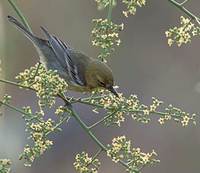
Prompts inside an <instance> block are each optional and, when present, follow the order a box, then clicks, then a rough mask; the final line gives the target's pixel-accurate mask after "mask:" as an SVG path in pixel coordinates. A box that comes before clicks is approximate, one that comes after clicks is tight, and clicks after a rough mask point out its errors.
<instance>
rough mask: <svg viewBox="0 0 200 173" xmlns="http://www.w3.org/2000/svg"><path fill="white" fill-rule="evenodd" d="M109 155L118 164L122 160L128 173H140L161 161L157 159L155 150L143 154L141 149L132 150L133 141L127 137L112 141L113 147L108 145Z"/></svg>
mask: <svg viewBox="0 0 200 173" xmlns="http://www.w3.org/2000/svg"><path fill="white" fill-rule="evenodd" d="M107 155H108V156H109V157H111V158H112V160H113V161H114V162H115V163H117V162H119V161H120V160H121V161H123V162H124V163H125V164H126V165H127V167H128V168H127V171H128V172H130V173H131V172H134V171H137V172H139V171H140V169H142V168H143V167H144V166H146V165H147V164H148V165H153V164H155V163H157V162H159V160H157V159H155V157H156V156H157V154H156V153H155V151H154V150H153V151H152V152H151V153H143V152H141V150H140V148H131V141H129V140H127V139H126V137H125V136H120V137H117V138H114V139H113V140H112V145H108V150H107Z"/></svg>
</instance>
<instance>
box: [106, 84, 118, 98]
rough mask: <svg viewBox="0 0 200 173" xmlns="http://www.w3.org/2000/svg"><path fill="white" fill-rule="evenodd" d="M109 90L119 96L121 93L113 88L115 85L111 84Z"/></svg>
mask: <svg viewBox="0 0 200 173" xmlns="http://www.w3.org/2000/svg"><path fill="white" fill-rule="evenodd" d="M108 90H109V91H110V92H111V93H113V94H114V95H115V96H116V97H119V94H118V93H117V91H116V90H115V89H114V88H113V86H111V87H110V88H108Z"/></svg>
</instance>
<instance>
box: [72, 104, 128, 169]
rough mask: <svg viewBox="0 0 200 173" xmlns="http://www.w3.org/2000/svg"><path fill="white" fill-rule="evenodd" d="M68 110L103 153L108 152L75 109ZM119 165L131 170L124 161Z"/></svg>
mask: <svg viewBox="0 0 200 173" xmlns="http://www.w3.org/2000/svg"><path fill="white" fill-rule="evenodd" d="M68 109H70V111H71V115H72V116H73V117H74V118H75V119H76V121H77V122H78V123H79V125H80V126H81V127H82V128H83V130H84V131H85V132H86V133H87V134H88V135H89V136H90V137H91V139H92V140H93V141H94V142H95V143H96V144H97V145H98V146H99V147H100V148H101V150H102V151H104V152H107V147H106V146H105V145H104V144H103V143H101V142H100V141H99V140H98V138H97V137H96V136H95V135H94V134H93V132H92V131H91V130H90V129H89V127H88V126H87V125H86V124H85V123H84V122H83V121H82V120H81V118H80V117H79V115H78V114H77V113H76V112H75V111H74V110H73V108H72V107H68ZM119 163H120V164H121V165H123V166H124V167H126V168H127V169H128V168H129V166H128V165H127V164H126V163H125V162H124V161H122V160H120V161H119Z"/></svg>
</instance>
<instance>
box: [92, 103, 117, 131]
mask: <svg viewBox="0 0 200 173" xmlns="http://www.w3.org/2000/svg"><path fill="white" fill-rule="evenodd" d="M120 109H121V107H120V108H118V109H116V110H114V111H113V112H111V113H110V114H109V115H107V116H105V117H103V118H102V119H101V120H99V121H97V122H96V123H94V124H93V125H91V126H90V127H88V128H89V129H92V128H94V127H96V126H98V125H100V124H101V123H103V122H104V121H105V120H107V119H108V118H110V117H112V116H113V115H115V114H116V113H117V112H118V111H119V110H120Z"/></svg>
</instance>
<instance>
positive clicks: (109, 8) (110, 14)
mask: <svg viewBox="0 0 200 173" xmlns="http://www.w3.org/2000/svg"><path fill="white" fill-rule="evenodd" d="M112 9H113V0H109V7H108V15H107V19H108V21H109V22H111V18H112Z"/></svg>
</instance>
